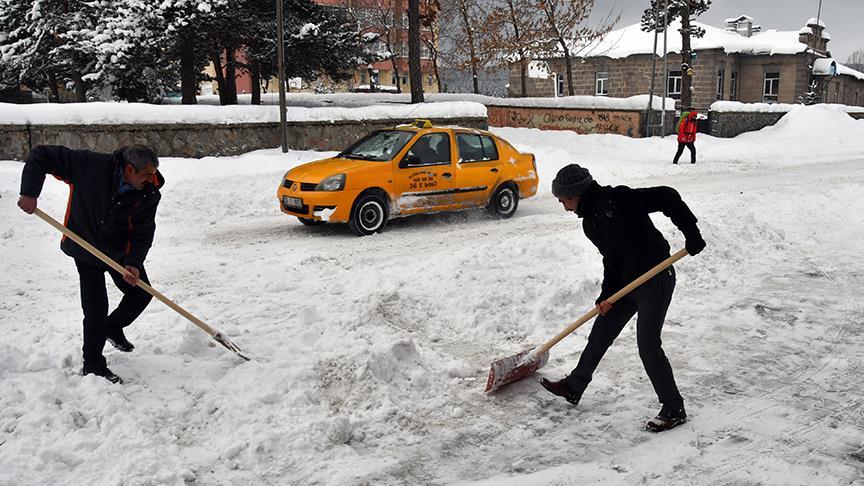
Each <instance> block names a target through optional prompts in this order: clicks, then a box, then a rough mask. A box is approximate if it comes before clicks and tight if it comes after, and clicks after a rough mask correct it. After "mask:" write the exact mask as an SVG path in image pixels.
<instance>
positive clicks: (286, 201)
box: [282, 196, 303, 209]
mask: <svg viewBox="0 0 864 486" xmlns="http://www.w3.org/2000/svg"><path fill="white" fill-rule="evenodd" d="M282 205H283V206H285V207H286V208H295V209H302V208H303V200H302V199H300V198H299V197H290V196H282Z"/></svg>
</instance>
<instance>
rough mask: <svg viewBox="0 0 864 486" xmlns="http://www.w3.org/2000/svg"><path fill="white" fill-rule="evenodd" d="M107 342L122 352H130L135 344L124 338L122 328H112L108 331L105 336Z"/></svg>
mask: <svg viewBox="0 0 864 486" xmlns="http://www.w3.org/2000/svg"><path fill="white" fill-rule="evenodd" d="M105 338H106V339H107V340H108V342H109V343H111V345H112V346H114V347H115V348H116V349H117V350H118V351H121V352H124V353H131V352H132V350H133V349H135V345H134V344H132V343H130V342H129V340H128V339H126V335H125V334H123V329H112V330H109V331H108V334H107V335H106V336H105Z"/></svg>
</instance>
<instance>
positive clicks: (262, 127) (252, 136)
mask: <svg viewBox="0 0 864 486" xmlns="http://www.w3.org/2000/svg"><path fill="white" fill-rule="evenodd" d="M432 122H433V123H436V124H443V125H459V126H463V127H471V128H480V129H486V128H488V122H487V119H486V118H441V119H433V120H432ZM402 123H405V120H403V119H399V120H395V119H394V120H386V119H379V120H362V121H353V120H352V121H336V122H292V123H289V124H288V144H289V146H290V147H291V148H293V149H297V150H342V149H344V148H346V147H348V146H349V145H350V144H352V143H354V142H356V141H357V139H359V138H360V137H362V136H364V135H366V134H367V133H369V132H371V131H373V130H378V129H382V128H391V127H393V126H395V125H399V124H402ZM280 140H281V138H280V136H279V124H278V123H234V124H219V125H214V124H159V125H143V124H142V125H0V160H24V159H25V158H26V157H27V155H28V154H29V153H30V149H31V148H32V147H35V146H37V145H42V144H52V145H65V146H67V147H71V148H75V149H88V150H94V151H96V152H111V151H113V150H115V149H116V148H117V147H121V146H123V145H129V144H133V143H141V144H145V145H148V146H150V147H153V149H154V150H156V153H158V154H159V155H160V156H164V157H205V156H222V155H238V154H242V153H246V152H250V151H252V150H258V149H265V148H275V147H279V146H280V143H281V141H280Z"/></svg>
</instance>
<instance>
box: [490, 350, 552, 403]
mask: <svg viewBox="0 0 864 486" xmlns="http://www.w3.org/2000/svg"><path fill="white" fill-rule="evenodd" d="M533 350H534V348H531V349H528V350H525V351H522V352H521V353H518V354H514V355H513V356H508V357H506V358H502V359H499V360H498V361H495V362H494V363H492V367H491V368H490V369H489V378H487V379H486V390H485V391H486V392H490V391H494V390H497V389H499V388H501V387H502V386H504V385H508V384H510V383H513V382H514V381H519V380H521V379H522V378H526V377H528V376H531V375H532V374H534V372H535V371H537V370H539V369H540V368H542V367H544V366H546V362H547V361H549V351H546V352H545V353H543V354H541V355H540V356H538V357H537V358H535V359H533V360H531V361H526V362H524V363H523V362H522V359H523V358H524V357H525V356H527V355H528V353H530V352H531V351H533Z"/></svg>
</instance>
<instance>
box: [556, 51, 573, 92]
mask: <svg viewBox="0 0 864 486" xmlns="http://www.w3.org/2000/svg"><path fill="white" fill-rule="evenodd" d="M559 42H560V43H561V47H562V48H563V49H564V69H566V70H567V96H573V66H572V62H573V61H572V59H571V58H570V49H568V48H567V43H566V42H564V39H559Z"/></svg>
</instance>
